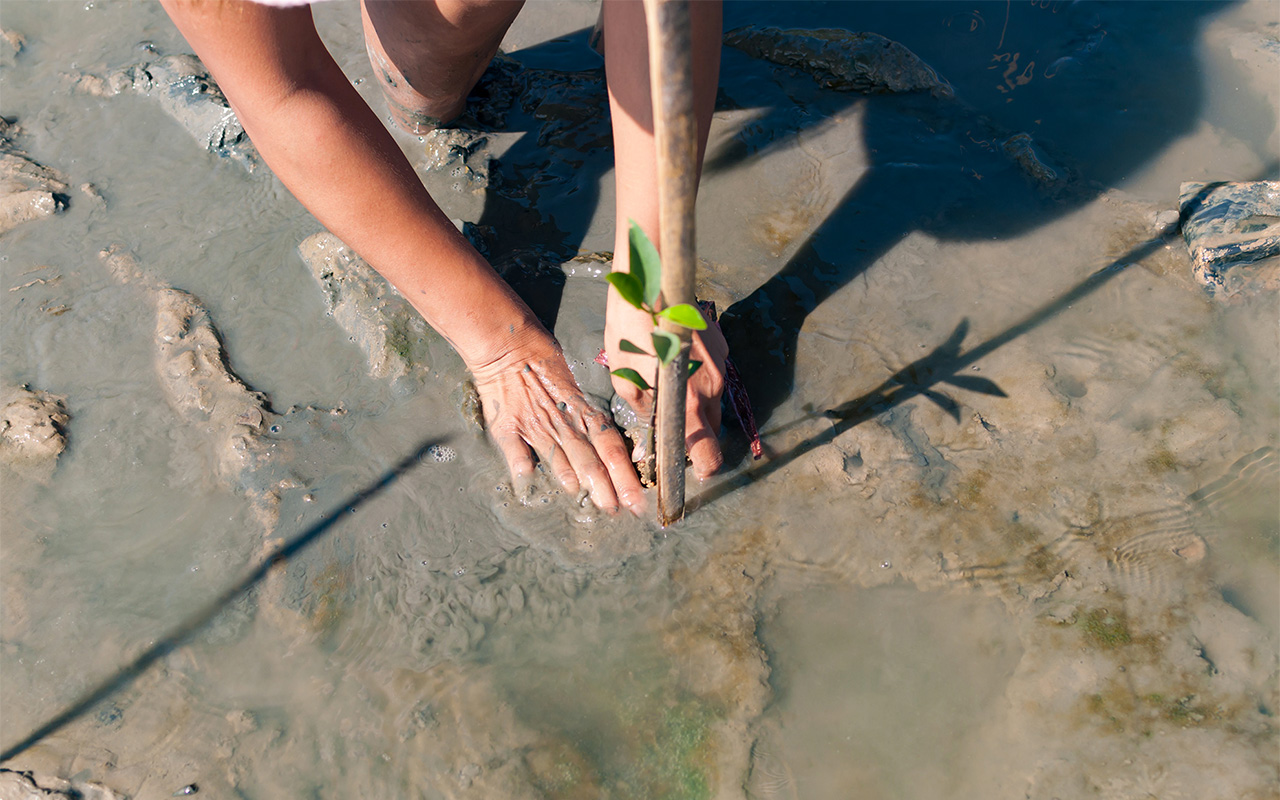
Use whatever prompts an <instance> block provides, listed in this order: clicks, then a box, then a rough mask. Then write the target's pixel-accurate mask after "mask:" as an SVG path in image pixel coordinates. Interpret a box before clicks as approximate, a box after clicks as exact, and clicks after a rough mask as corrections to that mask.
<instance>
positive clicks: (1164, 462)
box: [1143, 442, 1179, 475]
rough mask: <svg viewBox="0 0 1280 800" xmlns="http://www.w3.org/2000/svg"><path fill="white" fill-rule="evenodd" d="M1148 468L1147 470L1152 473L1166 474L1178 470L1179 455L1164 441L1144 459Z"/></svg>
mask: <svg viewBox="0 0 1280 800" xmlns="http://www.w3.org/2000/svg"><path fill="white" fill-rule="evenodd" d="M1143 464H1144V465H1145V466H1146V468H1147V472H1150V473H1151V474H1152V475H1165V474H1167V473H1170V472H1176V471H1177V470H1178V467H1179V464H1178V457H1177V456H1176V455H1174V453H1173V451H1172V450H1170V449H1169V448H1168V446H1166V445H1165V444H1164V443H1163V442H1161V443H1160V445H1159V446H1157V447H1156V449H1155V450H1152V451H1151V454H1150V455H1148V456H1147V458H1146V459H1145V460H1144V461H1143Z"/></svg>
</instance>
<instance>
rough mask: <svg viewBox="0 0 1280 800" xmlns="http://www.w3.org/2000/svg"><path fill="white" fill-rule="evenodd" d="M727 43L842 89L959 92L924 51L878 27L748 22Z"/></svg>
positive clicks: (944, 94)
mask: <svg viewBox="0 0 1280 800" xmlns="http://www.w3.org/2000/svg"><path fill="white" fill-rule="evenodd" d="M724 43H725V44H727V45H729V46H730V47H734V48H737V49H738V50H741V51H742V52H744V53H746V54H747V55H749V56H753V57H755V58H761V59H764V60H765V61H770V62H772V63H774V64H780V65H782V66H784V67H793V68H795V69H798V70H801V71H803V72H807V73H809V74H810V75H811V76H813V79H814V80H815V81H817V82H818V85H820V86H822V87H824V88H827V89H835V90H836V91H840V92H863V93H867V94H877V93H888V92H917V91H928V92H932V93H933V94H934V95H936V96H939V97H952V96H953V95H954V94H955V92H954V91H953V90H952V88H951V85H950V84H949V83H947V82H946V81H945V80H943V79H942V78H941V77H939V75H938V73H937V72H935V71H934V69H933V68H932V67H930V66H929V65H928V64H926V63H925V62H924V61H922V60H921V59H920V57H919V56H917V55H916V54H915V53H913V52H911V51H910V50H908V49H907V48H906V47H904V46H903V45H901V44H898V43H897V42H895V41H893V40H891V39H886V38H885V37H883V36H881V35H880V34H878V33H855V32H853V31H845V30H838V29H831V28H821V29H817V30H800V29H790V30H783V29H781V28H773V27H764V28H758V27H754V26H748V27H745V28H738V29H737V30H732V31H729V32H728V33H727V34H725V37H724Z"/></svg>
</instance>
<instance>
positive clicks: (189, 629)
mask: <svg viewBox="0 0 1280 800" xmlns="http://www.w3.org/2000/svg"><path fill="white" fill-rule="evenodd" d="M437 444H439V442H438V441H435V440H430V441H426V442H423V443H422V444H421V445H419V446H418V448H417V449H416V450H414V451H413V452H412V453H410V454H409V455H407V456H405V457H404V458H403V459H401V460H400V462H399V463H397V464H396V465H394V466H393V467H391V469H389V470H387V471H386V472H385V473H383V474H382V476H381V477H379V478H378V479H377V480H375V481H374V482H372V483H370V484H369V485H368V486H366V487H365V488H364V489H361V490H360V491H358V492H356V493H355V494H353V495H351V496H350V497H349V498H347V499H346V500H345V501H344V502H342V503H339V504H338V505H336V506H334V507H333V508H331V509H330V510H329V511H327V512H325V514H324V515H323V516H321V517H320V519H318V520H317V521H316V522H315V523H314V524H312V525H311V526H310V527H308V528H306V529H305V530H303V531H301V532H299V533H297V534H295V535H294V536H293V537H291V538H289V539H286V540H285V542H284V543H283V544H281V545H280V546H279V547H277V548H276V549H275V550H274V551H272V552H271V553H269V554H267V556H266V557H264V558H263V559H262V560H261V561H260V562H259V563H258V565H257V566H255V567H254V568H253V569H252V570H250V571H249V573H248V574H247V575H245V576H244V577H243V578H241V579H240V580H239V581H237V582H236V583H235V584H233V585H231V586H230V587H228V588H227V589H226V590H225V591H224V592H223V593H222V594H220V595H218V596H217V597H216V598H214V600H213V601H212V602H210V603H209V604H208V605H207V606H205V607H204V608H203V609H201V610H200V611H198V612H196V613H195V614H192V615H191V616H190V617H189V618H188V619H186V620H185V621H183V622H182V624H180V625H178V626H177V627H176V628H174V629H173V630H172V631H170V632H169V633H168V634H167V635H165V636H162V637H161V638H159V639H157V640H156V641H155V643H154V644H152V645H151V646H150V647H148V648H147V649H146V650H144V651H143V652H142V654H141V655H139V656H138V657H137V658H135V659H134V660H133V661H131V662H130V663H128V664H126V665H124V666H122V667H121V668H120V669H118V670H116V672H115V673H114V674H112V675H110V676H108V677H107V678H106V679H104V680H103V681H101V682H100V683H99V684H98V685H97V686H95V687H94V688H92V689H90V690H89V691H87V692H85V693H84V694H83V695H81V696H80V698H79V699H78V700H76V701H75V702H73V703H71V704H70V705H68V706H67V707H66V708H65V709H64V710H62V711H61V712H59V713H58V714H57V715H55V716H54V717H52V718H51V719H49V721H48V722H45V723H44V724H43V725H41V726H39V727H38V728H36V729H35V730H33V731H32V732H31V733H29V734H28V735H27V736H25V737H23V738H22V739H21V740H20V741H18V742H17V743H15V744H13V745H11V746H9V747H6V748H5V749H4V751H3V752H0V764H2V763H4V762H6V761H9V760H10V759H12V758H15V757H16V756H18V755H21V754H22V753H23V752H24V751H26V750H28V749H30V748H31V747H33V746H34V745H36V744H37V743H38V742H40V740H42V739H44V738H45V737H47V736H50V735H51V734H53V733H56V732H57V731H59V730H61V729H62V728H64V727H66V726H67V725H68V724H70V723H71V722H73V721H75V720H76V719H78V718H79V717H82V716H84V715H85V714H86V713H88V712H89V711H90V710H92V709H93V707H94V706H96V705H98V703H101V702H102V701H103V700H106V699H107V698H108V697H110V696H111V695H113V694H115V693H116V692H119V691H120V690H122V689H124V688H125V687H127V686H129V684H131V683H133V682H134V681H135V680H137V679H138V677H139V676H141V675H142V673H144V672H145V671H146V670H147V668H149V667H150V666H151V665H152V664H154V663H156V662H157V661H159V660H160V659H162V658H164V657H165V656H167V655H168V654H169V653H172V652H173V651H174V650H176V649H177V648H179V647H181V646H182V645H183V644H186V643H187V642H189V641H191V639H192V638H193V637H194V636H195V635H196V634H197V633H199V632H200V631H201V630H202V629H203V628H204V627H205V626H206V625H208V624H209V623H210V622H212V621H213V620H214V618H216V617H217V616H218V614H220V613H222V611H223V610H225V609H226V608H227V607H228V606H229V605H231V603H233V602H235V601H236V600H237V599H238V598H239V597H240V596H241V595H243V594H244V593H245V592H247V591H249V590H250V589H252V588H253V587H254V586H256V585H258V584H259V583H261V582H262V580H263V578H265V577H266V576H267V574H268V573H269V572H271V570H272V569H274V568H276V567H278V566H281V565H283V564H284V563H286V562H287V561H288V560H289V559H290V558H292V557H293V556H295V555H297V554H298V553H300V552H301V551H302V550H304V549H305V548H307V547H309V546H310V545H312V544H314V543H315V542H316V541H317V540H318V539H319V538H320V537H321V536H323V535H324V534H326V533H328V532H329V531H330V530H331V529H332V528H333V527H334V525H336V524H337V522H338V520H339V519H342V518H343V517H344V516H350V514H351V512H353V511H355V510H356V509H357V508H359V507H360V506H362V505H364V504H365V503H367V502H368V501H369V500H372V499H373V498H374V497H375V496H377V495H378V494H380V493H381V492H382V490H384V489H386V488H387V487H388V486H390V485H391V484H392V483H394V482H395V481H396V480H397V479H398V478H399V477H400V476H401V475H403V474H404V473H406V472H408V471H409V470H410V469H412V468H413V467H414V465H416V464H418V463H419V462H420V461H421V460H422V458H423V457H424V456H425V455H426V454H427V450H428V449H430V448H431V447H432V446H434V445H437Z"/></svg>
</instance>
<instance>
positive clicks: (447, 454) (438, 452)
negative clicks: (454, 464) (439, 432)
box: [427, 444, 458, 464]
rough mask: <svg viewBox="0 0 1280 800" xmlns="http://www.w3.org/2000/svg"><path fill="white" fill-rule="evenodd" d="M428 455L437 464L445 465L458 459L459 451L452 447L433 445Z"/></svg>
mask: <svg viewBox="0 0 1280 800" xmlns="http://www.w3.org/2000/svg"><path fill="white" fill-rule="evenodd" d="M427 455H429V456H431V458H432V459H434V460H435V461H436V462H437V463H440V464H443V463H445V462H446V461H452V460H454V459H455V458H457V457H458V451H457V450H454V449H453V448H452V447H444V446H443V445H438V444H433V445H431V446H430V447H428V448H427Z"/></svg>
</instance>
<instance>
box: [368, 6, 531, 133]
mask: <svg viewBox="0 0 1280 800" xmlns="http://www.w3.org/2000/svg"><path fill="white" fill-rule="evenodd" d="M523 5H524V0H418V1H417V2H408V1H407V0H361V3H360V12H361V14H360V15H361V18H362V20H363V22H364V38H365V46H366V48H367V49H368V51H369V62H370V63H371V64H372V65H373V73H374V77H375V78H376V79H377V81H378V84H379V85H380V86H381V87H382V92H383V94H384V95H385V96H386V98H387V105H388V107H389V108H390V110H391V115H392V117H393V118H394V119H395V121H396V123H397V124H398V125H399V126H400V127H402V128H404V129H405V130H407V131H409V132H410V133H426V132H427V131H429V130H432V129H433V128H436V127H438V126H440V125H442V124H444V123H446V122H449V121H450V120H452V119H454V118H455V117H457V116H458V115H459V114H461V113H462V109H463V107H464V106H465V105H466V99H467V93H468V92H470V91H471V88H472V87H473V86H475V84H476V82H477V81H478V80H480V76H481V75H482V74H484V70H485V68H486V67H487V66H488V65H489V62H490V61H491V60H492V59H493V56H494V54H496V53H497V52H498V45H499V44H501V43H502V37H503V36H504V35H506V32H507V28H509V27H511V23H512V22H513V21H514V20H515V18H516V15H517V14H519V13H520V8H521V7H522V6H523Z"/></svg>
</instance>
